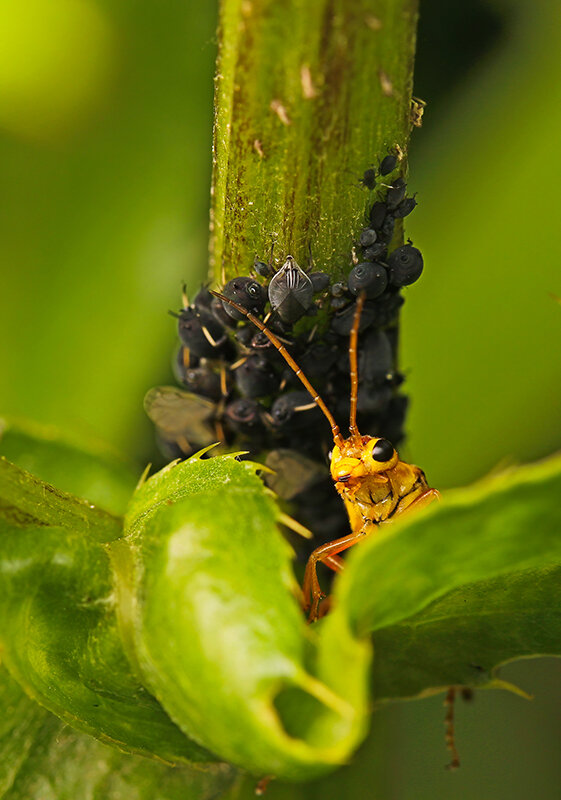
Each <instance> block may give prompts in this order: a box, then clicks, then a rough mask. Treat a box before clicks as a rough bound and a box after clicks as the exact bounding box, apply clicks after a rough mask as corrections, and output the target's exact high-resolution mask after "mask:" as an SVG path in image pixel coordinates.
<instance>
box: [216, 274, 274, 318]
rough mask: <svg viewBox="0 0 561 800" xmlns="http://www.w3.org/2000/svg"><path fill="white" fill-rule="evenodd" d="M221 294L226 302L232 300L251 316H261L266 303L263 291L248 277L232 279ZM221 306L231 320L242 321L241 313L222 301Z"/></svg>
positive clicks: (265, 295)
mask: <svg viewBox="0 0 561 800" xmlns="http://www.w3.org/2000/svg"><path fill="white" fill-rule="evenodd" d="M222 294H223V295H224V297H227V298H228V300H233V301H234V302H235V303H237V304H238V305H240V306H242V308H245V309H246V311H250V312H251V313H252V314H261V313H262V312H263V309H264V308H265V303H266V302H267V294H266V292H265V289H264V288H263V287H262V286H261V284H259V283H257V281H254V280H253V278H249V277H239V278H232V280H230V281H228V283H227V284H226V286H225V287H224V289H223V290H222ZM222 305H223V308H224V311H226V313H227V314H228V315H229V316H230V317H232V319H237V320H242V319H244V315H243V314H242V313H241V311H238V310H237V309H236V308H233V307H232V306H231V305H229V304H228V303H225V302H224V301H222Z"/></svg>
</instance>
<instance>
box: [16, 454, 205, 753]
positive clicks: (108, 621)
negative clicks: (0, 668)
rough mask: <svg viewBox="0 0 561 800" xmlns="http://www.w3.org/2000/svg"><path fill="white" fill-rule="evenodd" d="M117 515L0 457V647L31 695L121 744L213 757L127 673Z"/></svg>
mask: <svg viewBox="0 0 561 800" xmlns="http://www.w3.org/2000/svg"><path fill="white" fill-rule="evenodd" d="M121 529H122V521H121V519H120V518H118V517H114V516H113V515H111V514H109V513H107V512H105V511H102V510H101V509H98V508H95V507H94V506H92V505H91V504H90V503H87V502H85V501H82V500H79V499H78V498H75V497H73V496H72V495H69V494H67V493H65V492H61V491H60V490H57V489H54V487H52V486H50V485H49V484H46V483H42V482H41V481H40V480H38V479H37V478H35V477H34V476H32V475H29V474H28V473H26V472H24V471H23V470H21V469H19V468H18V467H16V466H14V465H13V464H10V463H9V462H7V461H6V460H5V459H3V458H2V459H0V619H1V620H2V623H1V630H0V645H1V650H2V658H3V661H4V663H5V664H6V666H7V667H8V669H9V671H10V672H11V674H12V675H13V676H14V677H15V678H16V680H17V681H18V683H19V684H20V685H21V686H22V687H23V688H24V690H25V691H26V693H27V694H28V695H29V696H30V697H32V698H34V699H36V700H37V701H38V702H39V703H41V704H42V705H44V706H45V707H46V708H48V709H49V710H51V711H52V712H54V713H55V714H57V715H58V716H60V717H61V718H62V719H64V720H65V721H67V722H68V723H69V724H71V725H75V726H76V727H78V728H80V729H81V730H84V731H87V732H88V733H91V734H92V735H94V736H97V737H99V738H100V739H102V740H104V741H107V742H110V743H112V744H114V745H116V746H118V747H120V748H122V749H124V750H130V751H137V752H143V753H146V754H155V755H157V756H159V757H160V758H163V759H166V760H168V761H176V760H185V759H194V760H208V759H209V758H210V756H209V754H208V753H206V752H205V751H203V750H202V749H201V748H200V747H198V746H197V745H195V744H194V743H192V742H189V740H188V739H187V738H186V737H185V736H183V734H182V733H181V732H180V731H179V729H178V728H177V727H176V726H175V725H173V723H172V722H171V721H170V720H169V718H168V717H167V715H166V714H165V712H164V711H163V710H162V709H161V707H160V706H159V704H158V703H157V701H156V700H155V699H154V698H153V697H152V696H151V695H150V694H149V693H148V692H147V691H146V689H145V688H144V687H143V686H142V685H141V683H140V682H139V681H138V679H137V678H136V677H135V676H134V674H133V672H132V671H131V667H130V664H129V662H128V660H127V658H126V656H125V653H124V650H123V645H122V642H121V636H120V632H119V629H118V625H117V617H116V609H115V603H116V600H115V596H116V595H115V590H114V586H113V576H112V572H111V567H110V562H109V557H108V554H107V551H106V548H105V546H104V542H107V541H110V540H112V539H115V538H117V537H118V536H119V535H120V533H121Z"/></svg>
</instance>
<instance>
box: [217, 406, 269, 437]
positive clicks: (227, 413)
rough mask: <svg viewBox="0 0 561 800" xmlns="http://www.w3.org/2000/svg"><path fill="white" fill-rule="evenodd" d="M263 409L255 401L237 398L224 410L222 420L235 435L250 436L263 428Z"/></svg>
mask: <svg viewBox="0 0 561 800" xmlns="http://www.w3.org/2000/svg"><path fill="white" fill-rule="evenodd" d="M262 414H263V409H262V407H261V406H260V405H259V403H257V402H256V401H255V400H249V399H248V398H246V397H239V398H238V399H237V400H233V401H232V402H231V403H229V404H228V405H227V406H226V408H225V410H224V419H225V421H226V422H227V424H228V425H229V426H230V427H231V428H232V430H234V431H235V432H236V433H241V434H245V435H250V434H251V433H253V432H254V431H255V430H258V429H260V428H261V427H263V420H262Z"/></svg>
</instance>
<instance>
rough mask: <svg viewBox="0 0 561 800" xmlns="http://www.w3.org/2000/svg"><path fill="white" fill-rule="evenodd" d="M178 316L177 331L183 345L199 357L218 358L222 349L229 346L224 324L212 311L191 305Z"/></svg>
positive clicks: (175, 315)
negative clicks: (197, 308) (198, 308)
mask: <svg viewBox="0 0 561 800" xmlns="http://www.w3.org/2000/svg"><path fill="white" fill-rule="evenodd" d="M173 316H174V317H177V331H178V333H179V338H180V339H181V342H182V343H183V345H184V346H185V347H186V348H187V349H188V350H189V351H190V352H191V353H193V355H195V356H198V357H199V358H212V357H214V358H216V357H217V355H218V354H219V353H220V351H221V349H223V348H224V347H227V345H228V339H227V337H226V336H225V334H224V329H223V327H222V325H221V324H220V323H219V322H218V321H217V320H216V319H215V317H214V316H213V315H212V314H211V312H210V311H207V310H206V309H204V308H201V309H200V311H197V310H196V309H194V308H193V307H191V306H188V307H187V308H184V309H182V310H181V311H180V312H179V313H178V314H175V313H173Z"/></svg>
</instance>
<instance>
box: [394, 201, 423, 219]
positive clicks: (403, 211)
mask: <svg viewBox="0 0 561 800" xmlns="http://www.w3.org/2000/svg"><path fill="white" fill-rule="evenodd" d="M416 205H417V201H416V200H415V198H414V197H405V198H404V199H403V200H402V201H401V203H400V204H399V205H398V206H397V208H395V209H394V210H393V215H394V217H395V218H396V219H402V218H403V217H407V216H408V215H409V214H410V213H411V212H412V211H413V209H414V208H415V206H416Z"/></svg>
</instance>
